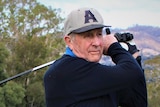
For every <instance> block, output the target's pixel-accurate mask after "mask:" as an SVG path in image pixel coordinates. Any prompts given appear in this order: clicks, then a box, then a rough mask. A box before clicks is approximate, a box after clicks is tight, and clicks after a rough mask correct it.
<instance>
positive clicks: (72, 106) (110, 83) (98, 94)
mask: <svg viewBox="0 0 160 107" xmlns="http://www.w3.org/2000/svg"><path fill="white" fill-rule="evenodd" d="M108 55H109V56H111V58H112V60H113V62H114V63H116V66H106V65H101V64H99V63H94V62H88V61H86V60H84V59H82V58H78V57H71V56H69V55H63V56H62V57H61V58H60V59H58V60H57V61H55V62H54V64H52V65H51V66H50V68H49V69H48V70H47V72H46V73H45V75H44V87H45V98H46V105H47V107H117V106H118V101H119V100H118V97H117V92H118V91H120V90H122V89H126V88H130V87H132V86H133V85H136V84H137V83H138V84H141V81H143V80H144V74H143V71H142V69H141V67H140V66H139V65H138V63H137V62H136V60H135V59H134V58H133V57H132V56H131V55H130V53H128V52H127V51H126V50H125V49H123V48H122V47H121V46H120V45H119V43H114V44H112V45H111V46H110V47H109V49H108ZM142 85H143V84H142ZM138 88H141V87H138ZM140 90H141V89H140ZM141 97H145V96H141ZM144 99H145V98H144ZM144 99H143V98H142V99H140V100H144Z"/></svg>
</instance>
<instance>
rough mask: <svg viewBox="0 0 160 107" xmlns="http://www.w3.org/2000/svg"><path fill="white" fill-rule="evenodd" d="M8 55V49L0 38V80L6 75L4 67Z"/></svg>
mask: <svg viewBox="0 0 160 107" xmlns="http://www.w3.org/2000/svg"><path fill="white" fill-rule="evenodd" d="M8 55H9V52H8V50H7V49H6V47H5V45H4V43H3V42H2V41H1V40H0V80H3V79H5V78H6V77H7V74H6V72H5V69H6V59H7V57H8Z"/></svg>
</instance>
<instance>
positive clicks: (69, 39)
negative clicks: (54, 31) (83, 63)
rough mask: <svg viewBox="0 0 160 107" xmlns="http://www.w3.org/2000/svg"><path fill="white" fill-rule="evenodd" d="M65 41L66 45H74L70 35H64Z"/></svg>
mask: <svg viewBox="0 0 160 107" xmlns="http://www.w3.org/2000/svg"><path fill="white" fill-rule="evenodd" d="M64 41H65V43H66V45H68V46H69V47H70V46H71V45H72V42H71V37H70V36H64Z"/></svg>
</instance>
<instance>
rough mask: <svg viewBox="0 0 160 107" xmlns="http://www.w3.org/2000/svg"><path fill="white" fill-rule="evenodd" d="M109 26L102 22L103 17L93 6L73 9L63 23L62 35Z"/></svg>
mask: <svg viewBox="0 0 160 107" xmlns="http://www.w3.org/2000/svg"><path fill="white" fill-rule="evenodd" d="M103 27H111V26H107V25H104V24H103V18H102V16H101V15H100V13H99V12H98V11H97V10H96V9H94V8H79V9H76V10H73V11H72V12H71V13H70V14H69V15H68V17H67V19H66V20H65V23H64V35H68V34H70V33H82V32H86V31H89V30H92V29H96V28H103Z"/></svg>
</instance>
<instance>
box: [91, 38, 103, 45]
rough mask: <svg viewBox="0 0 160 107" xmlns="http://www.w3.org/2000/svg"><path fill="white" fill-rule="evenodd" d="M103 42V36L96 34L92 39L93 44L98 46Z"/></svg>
mask: <svg viewBox="0 0 160 107" xmlns="http://www.w3.org/2000/svg"><path fill="white" fill-rule="evenodd" d="M101 43H102V38H101V37H98V36H94V38H93V41H92V44H93V45H96V46H98V45H100V44H101Z"/></svg>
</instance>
